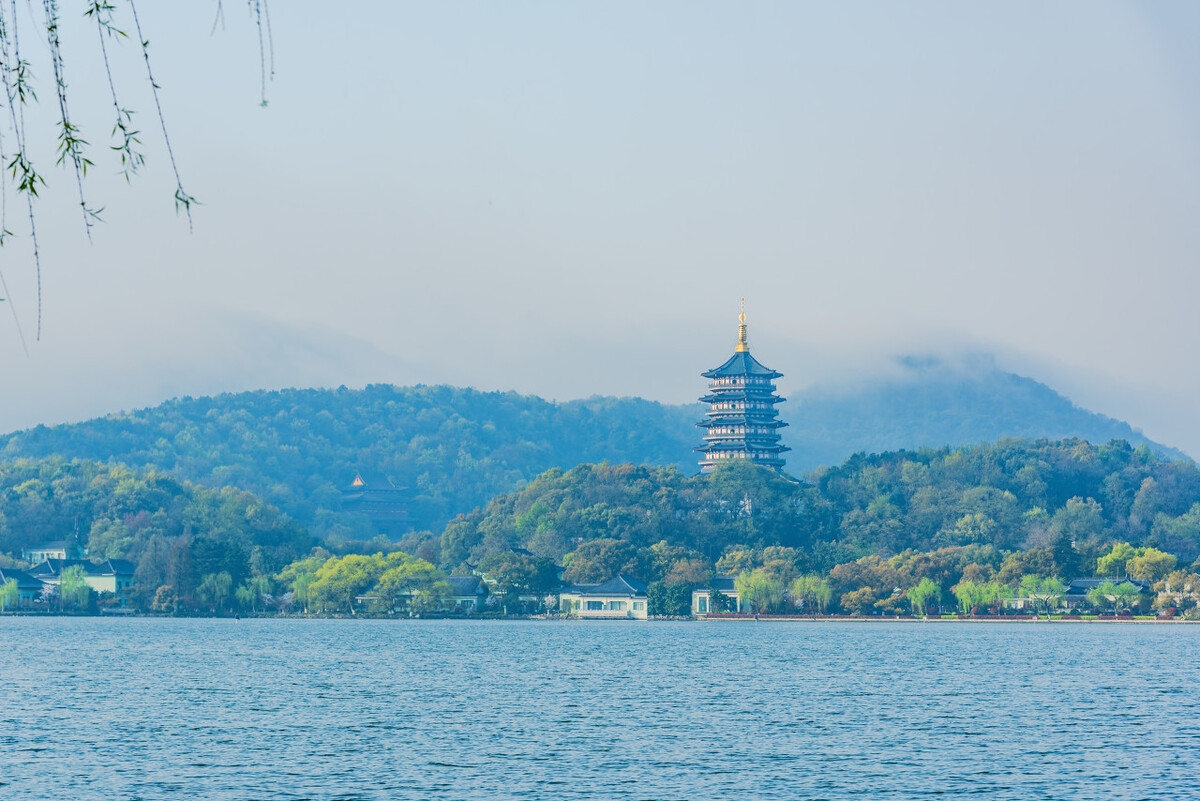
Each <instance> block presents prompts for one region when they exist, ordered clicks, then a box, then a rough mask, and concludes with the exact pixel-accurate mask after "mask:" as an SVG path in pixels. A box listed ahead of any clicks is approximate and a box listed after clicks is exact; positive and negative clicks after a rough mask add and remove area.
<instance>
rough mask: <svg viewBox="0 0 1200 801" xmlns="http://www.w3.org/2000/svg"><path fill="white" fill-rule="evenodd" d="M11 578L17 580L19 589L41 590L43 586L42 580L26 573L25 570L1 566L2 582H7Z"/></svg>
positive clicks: (0, 578) (0, 576)
mask: <svg viewBox="0 0 1200 801" xmlns="http://www.w3.org/2000/svg"><path fill="white" fill-rule="evenodd" d="M10 580H12V581H15V582H17V589H18V590H25V591H29V590H40V589H41V588H42V582H40V581H38V580H37V579H35V578H34V577H33V576H31V575H29V574H28V573H26V572H25V571H24V570H17V569H15V568H11V567H0V584H7V583H8V582H9V581H10Z"/></svg>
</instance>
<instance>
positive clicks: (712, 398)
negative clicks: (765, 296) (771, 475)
mask: <svg viewBox="0 0 1200 801" xmlns="http://www.w3.org/2000/svg"><path fill="white" fill-rule="evenodd" d="M702 375H703V376H704V377H705V378H707V379H709V384H708V394H707V395H705V396H704V397H703V398H701V399H700V400H701V402H703V403H707V404H708V414H707V416H706V418H705V419H704V421H703V422H700V423H696V425H697V426H699V427H701V428H703V429H704V431H705V433H704V444H703V445H701V446H699V447H698V448H694V449H693V450H696V451H700V452H702V453H703V454H704V458H703V459H701V460H700V470H701V472H704V473H707V472H709V471H710V470H712V469H713V468H714V467H716V466H717V465H718V464H720V463H721V462H723V461H725V460H726V459H749V460H750V461H752V462H753V463H754V464H761V465H763V466H764V467H771V468H774V469H775V470H782V469H783V464H784V461H783V452H784V451H788V450H791V448H789V447H788V446H786V445H780V444H779V429H781V428H783V427H784V426H786V425H787V423H785V422H783V421H781V420H778V419H776V418H777V416H778V414H779V413H778V412H777V411H776V410H775V404H777V403H783V401H784V399H783V398H781V397H779V396H778V395H776V394H775V384H774V381H775V379H777V378H782V377H783V373H777V372H775V371H774V370H772V369H771V368H770V367H764V366H763V365H762V363H761V362H759V361H758V360H757V359H755V358H754V357H753V356H751V355H750V346H749V344H747V342H746V301H745V299H744V298H743V299H742V313H741V314H740V315H738V342H737V347H736V348H735V349H734V352H733V356H731V357H729V360H728V361H727V362H725V363H724V364H722V365H721V366H720V367H717V368H714V369H712V370H709V371H708V372H707V373H703V374H702Z"/></svg>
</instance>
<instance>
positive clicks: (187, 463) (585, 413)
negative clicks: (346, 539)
mask: <svg viewBox="0 0 1200 801" xmlns="http://www.w3.org/2000/svg"><path fill="white" fill-rule="evenodd" d="M692 416H693V415H692V414H691V413H689V412H688V411H686V410H683V409H679V408H674V407H666V406H662V405H660V404H657V403H652V402H649V401H644V400H640V399H636V398H620V399H618V398H592V399H589V400H581V401H570V402H567V403H551V402H549V401H545V400H542V399H541V398H537V397H532V396H525V395H518V394H516V393H515V392H507V393H500V392H478V391H476V390H471V389H455V388H453V387H446V386H436V387H424V386H418V387H404V388H401V387H394V386H390V385H374V386H369V387H367V388H365V389H362V390H347V389H344V388H343V389H338V390H295V389H291V390H282V391H275V392H268V391H262V392H246V393H239V394H236V395H218V396H216V397H208V398H183V399H180V400H173V401H168V402H166V403H163V404H160V405H159V406H155V407H153V408H150V409H141V410H138V411H135V412H131V413H128V414H114V415H110V416H108V417H103V418H98V419H95V420H89V421H87V422H86V423H80V424H77V425H62V426H54V427H45V426H39V427H37V428H34V429H30V430H28V431H22V432H18V433H15V434H11V435H9V436H7V437H5V438H3V439H0V457H3V458H6V459H13V458H17V457H32V458H44V457H49V456H55V455H62V456H66V457H67V458H81V459H98V460H113V461H115V462H121V463H125V464H129V465H132V466H136V467H146V466H154V467H156V468H158V469H159V470H162V471H169V472H171V473H172V474H173V475H175V476H177V477H179V478H181V479H186V480H189V481H195V482H198V483H201V484H206V485H209V486H224V485H233V486H237V487H240V488H242V489H245V490H248V491H251V492H254V493H256V494H258V495H261V496H262V497H263V498H265V499H266V500H267V501H269V502H270V503H273V504H275V505H277V506H279V507H280V508H281V509H283V510H284V511H286V512H287V513H288V514H289V515H291V516H292V517H294V518H296V519H297V520H299V521H301V522H303V523H304V524H306V525H307V526H309V528H310V529H311V530H313V531H314V532H315V533H317V534H326V533H331V532H341V533H343V534H345V535H347V536H357V537H360V538H369V537H370V532H369V530H364V529H363V528H362V525H361V523H362V521H357V523H358V524H359V525H358V527H357V528H356V527H355V524H356V521H355V520H353V519H349V518H347V517H346V516H341V515H339V514H338V512H339V510H340V508H341V495H340V491H339V490H340V489H341V488H342V487H344V486H346V485H348V484H349V482H350V480H351V479H352V478H353V477H354V474H355V471H357V470H369V471H372V472H378V473H383V474H385V475H388V476H391V477H392V478H393V479H394V480H395V481H397V482H398V483H399V484H400V485H401V486H405V487H408V488H409V489H410V490H411V511H410V516H411V519H412V522H413V525H414V526H415V527H416V528H417V529H433V530H440V528H441V527H442V526H443V525H445V523H446V521H447V520H449V519H450V518H451V517H453V516H454V515H455V514H458V513H459V512H463V511H466V510H469V509H471V508H473V507H475V506H478V505H480V504H483V503H486V502H487V501H488V500H489V499H490V498H492V497H494V496H495V495H497V494H498V493H501V492H507V491H509V490H511V489H513V488H514V487H516V486H518V485H519V484H520V483H522V482H523V481H527V480H529V479H531V478H533V477H534V476H536V475H538V474H539V473H541V472H542V471H544V470H547V469H549V468H551V467H557V466H564V465H565V466H571V465H575V464H579V463H581V462H589V461H601V460H606V459H607V460H609V461H613V462H632V463H634V464H641V463H654V464H664V463H668V464H669V463H680V464H687V463H690V462H692V461H693V460H692V452H691V448H692V446H693V445H694V444H695V443H696V442H698V438H697V434H696V433H695V428H694V426H693V425H692V424H693V422H694V420H693V419H692Z"/></svg>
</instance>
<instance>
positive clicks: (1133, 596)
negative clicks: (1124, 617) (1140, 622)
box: [1113, 581, 1141, 614]
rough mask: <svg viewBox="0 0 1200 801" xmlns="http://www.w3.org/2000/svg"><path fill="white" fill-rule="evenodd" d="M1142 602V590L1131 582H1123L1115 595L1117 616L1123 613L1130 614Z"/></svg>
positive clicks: (1114, 603)
mask: <svg viewBox="0 0 1200 801" xmlns="http://www.w3.org/2000/svg"><path fill="white" fill-rule="evenodd" d="M1139 600H1141V590H1139V589H1138V587H1137V585H1136V584H1134V583H1133V582H1130V581H1123V582H1121V583H1120V584H1118V585H1117V588H1116V591H1115V592H1114V593H1113V607H1114V608H1115V610H1116V612H1117V614H1121V612H1122V611H1126V612H1130V611H1132V610H1133V608H1134V607H1135V606H1137V604H1138V601H1139Z"/></svg>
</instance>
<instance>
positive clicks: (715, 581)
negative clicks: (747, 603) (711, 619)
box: [692, 576, 742, 617]
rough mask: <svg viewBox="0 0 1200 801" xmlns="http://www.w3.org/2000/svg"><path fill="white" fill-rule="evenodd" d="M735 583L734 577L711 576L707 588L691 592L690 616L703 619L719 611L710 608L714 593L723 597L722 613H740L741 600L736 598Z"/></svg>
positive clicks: (699, 588)
mask: <svg viewBox="0 0 1200 801" xmlns="http://www.w3.org/2000/svg"><path fill="white" fill-rule="evenodd" d="M735 581H736V579H735V577H734V576H713V577H712V581H710V582H708V585H707V586H704V587H697V588H696V589H694V590H692V616H693V617H704V616H706V615H711V614H716V613H717V612H719V611H721V610H718V609H713V608H712V605H713V604H712V595H713V593H714V592H717V593H720V594H721V595H722V596H724V598H725V604H724V606H725V610H724V611H727V612H741V611H742V599H741V598H739V597H738V591H737V587H736V586H735Z"/></svg>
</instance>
